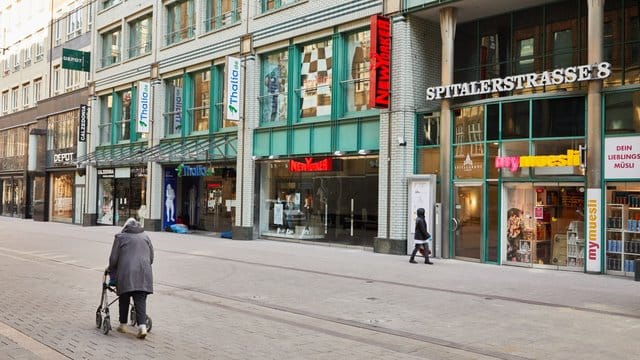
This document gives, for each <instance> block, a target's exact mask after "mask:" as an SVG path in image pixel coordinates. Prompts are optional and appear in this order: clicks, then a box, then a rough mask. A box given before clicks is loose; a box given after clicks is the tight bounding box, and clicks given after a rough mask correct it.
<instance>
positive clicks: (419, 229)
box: [409, 208, 433, 265]
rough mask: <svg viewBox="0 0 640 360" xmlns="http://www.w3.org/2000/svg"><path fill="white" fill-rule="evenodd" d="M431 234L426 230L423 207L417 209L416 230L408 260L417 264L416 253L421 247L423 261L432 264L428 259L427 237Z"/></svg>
mask: <svg viewBox="0 0 640 360" xmlns="http://www.w3.org/2000/svg"><path fill="white" fill-rule="evenodd" d="M430 238H431V235H430V234H429V232H428V231H427V221H426V220H425V218H424V209H423V208H419V209H418V217H416V230H415V235H414V236H413V239H414V240H413V244H414V246H413V251H412V252H411V258H410V259H409V262H410V263H412V264H417V263H418V262H417V261H416V260H415V257H416V253H417V252H418V251H419V250H421V249H422V251H421V252H422V253H423V254H424V263H425V264H429V265H433V263H432V262H431V261H429V239H430Z"/></svg>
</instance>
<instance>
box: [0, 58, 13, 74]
mask: <svg viewBox="0 0 640 360" xmlns="http://www.w3.org/2000/svg"><path fill="white" fill-rule="evenodd" d="M2 63H3V64H4V65H3V68H2V73H3V74H4V75H5V76H6V75H7V74H9V72H11V60H10V59H9V58H8V57H6V58H4V61H2Z"/></svg>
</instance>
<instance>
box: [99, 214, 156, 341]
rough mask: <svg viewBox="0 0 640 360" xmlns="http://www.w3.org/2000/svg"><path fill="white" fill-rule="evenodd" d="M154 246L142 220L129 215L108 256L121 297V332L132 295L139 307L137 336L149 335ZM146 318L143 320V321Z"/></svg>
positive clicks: (124, 329)
mask: <svg viewBox="0 0 640 360" xmlns="http://www.w3.org/2000/svg"><path fill="white" fill-rule="evenodd" d="M151 264H153V245H152V244H151V239H150V238H149V235H147V234H146V233H145V232H144V230H143V229H142V227H141V226H140V223H139V222H138V221H136V219H134V218H129V219H127V221H126V222H125V223H124V226H123V227H122V232H120V233H118V234H116V236H115V239H114V240H113V247H112V248H111V255H109V273H110V274H111V275H110V276H111V277H112V278H115V279H116V291H117V294H118V296H119V297H120V299H119V309H120V314H119V315H120V316H119V320H120V325H119V326H118V329H117V330H118V331H119V332H126V328H127V315H128V314H129V303H130V298H133V303H134V305H135V308H136V319H137V322H138V335H137V336H138V338H140V339H144V338H145V337H146V336H147V312H146V310H147V309H146V308H147V295H148V294H152V293H153V272H152V269H151ZM142 319H144V320H142Z"/></svg>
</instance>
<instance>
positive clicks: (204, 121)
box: [189, 69, 211, 132]
mask: <svg viewBox="0 0 640 360" xmlns="http://www.w3.org/2000/svg"><path fill="white" fill-rule="evenodd" d="M191 83H192V86H193V88H192V94H193V104H192V106H191V107H190V108H189V115H190V117H191V119H192V121H193V131H196V132H197V131H208V130H209V104H210V101H209V99H210V98H211V94H210V90H211V71H210V70H209V69H206V70H201V71H198V72H195V73H193V74H191Z"/></svg>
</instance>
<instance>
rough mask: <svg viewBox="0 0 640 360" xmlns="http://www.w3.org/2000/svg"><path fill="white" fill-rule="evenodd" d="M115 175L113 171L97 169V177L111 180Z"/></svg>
mask: <svg viewBox="0 0 640 360" xmlns="http://www.w3.org/2000/svg"><path fill="white" fill-rule="evenodd" d="M115 174H116V171H115V169H98V175H100V177H103V178H112V177H115Z"/></svg>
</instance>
